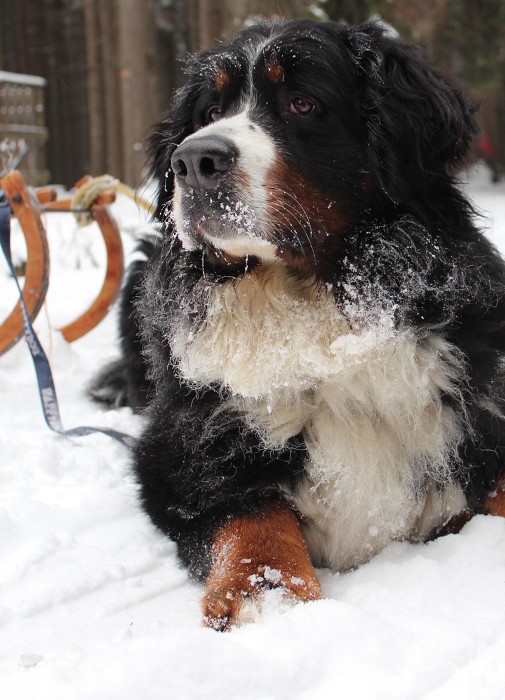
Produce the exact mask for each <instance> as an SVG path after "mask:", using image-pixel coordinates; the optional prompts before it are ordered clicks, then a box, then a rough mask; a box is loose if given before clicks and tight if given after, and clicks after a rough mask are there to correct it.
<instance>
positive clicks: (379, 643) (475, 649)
mask: <svg viewBox="0 0 505 700" xmlns="http://www.w3.org/2000/svg"><path fill="white" fill-rule="evenodd" d="M470 191H471V192H472V193H473V195H474V196H475V198H476V201H477V203H478V204H479V206H480V207H481V208H482V209H484V210H486V211H488V212H491V218H490V220H489V221H488V222H487V225H488V227H489V235H490V236H491V237H492V238H493V240H494V241H495V242H496V243H497V245H498V246H500V247H501V249H502V250H504V251H505V196H504V195H505V185H503V184H502V185H497V186H491V185H489V180H488V178H487V175H486V174H485V173H478V174H477V175H474V176H473V177H472V178H471V183H470ZM114 207H115V214H116V215H117V217H118V218H119V219H120V220H121V223H122V228H123V230H125V232H126V233H125V244H126V247H127V249H128V250H131V248H132V242H133V236H132V235H131V232H132V231H134V230H135V228H136V227H137V226H138V225H139V218H138V216H137V213H136V211H135V209H134V208H132V205H131V204H129V203H127V202H125V201H124V200H122V199H121V200H120V201H119V202H118V203H117V204H116V205H114ZM49 226H50V244H51V249H52V267H53V271H52V278H51V289H50V294H49V297H48V304H47V310H46V311H44V310H43V311H42V312H41V314H40V316H39V318H38V320H37V324H36V327H37V329H38V331H39V332H40V336H41V339H42V341H43V343H44V345H45V347H46V349H47V352H48V354H49V356H50V360H51V363H52V367H53V372H54V375H55V381H56V385H57V389H58V393H59V398H60V405H61V411H62V418H63V422H64V424H65V426H66V427H72V426H74V425H81V424H88V425H89V424H100V425H105V424H107V425H110V426H113V427H115V428H118V429H120V430H123V431H126V432H130V433H137V432H138V431H139V430H140V428H141V419H140V418H138V417H135V416H133V415H132V414H131V413H130V411H129V410H127V409H121V410H117V411H112V412H103V411H102V410H100V409H99V408H97V407H96V406H94V405H92V404H91V403H90V402H89V401H88V400H87V399H86V397H85V395H84V387H85V385H86V382H87V381H88V380H89V378H90V377H91V375H92V374H93V372H94V371H95V369H96V367H97V366H98V365H100V364H102V363H103V362H104V361H105V360H106V359H107V358H109V357H111V356H113V354H114V330H115V319H114V317H113V314H111V315H109V317H108V318H107V319H106V320H105V321H104V322H103V323H102V324H101V325H100V326H99V327H98V328H97V329H95V330H94V331H93V332H91V333H90V334H89V335H88V336H86V337H85V338H83V339H81V340H79V341H78V342H76V343H74V344H73V345H71V346H70V345H67V344H66V343H65V342H64V341H63V340H62V339H61V337H60V336H59V335H58V333H56V332H54V331H51V330H50V328H56V327H58V326H59V325H61V324H62V323H65V322H67V321H69V320H71V319H72V318H73V317H75V316H76V315H77V314H78V313H79V312H80V311H81V310H82V308H84V306H85V305H86V302H87V301H89V299H90V295H91V296H92V295H93V293H94V291H95V290H96V289H97V288H98V286H99V284H100V275H101V272H100V268H99V267H96V263H95V261H96V260H98V261H99V260H101V259H103V251H102V249H101V246H100V242H99V236H98V235H97V233H96V232H95V233H93V232H92V231H91V230H89V231H86V230H85V231H77V232H76V230H75V226H74V224H73V220H72V218H71V217H69V216H67V215H66V216H65V217H64V218H56V215H53V217H52V218H51V221H50V222H49ZM88 237H89V243H88ZM84 241H86V242H84ZM14 248H15V251H16V252H17V255H22V242H21V239H20V237H19V236H16V238H15V241H14ZM64 264H65V268H64V267H63V265H64ZM12 288H13V283H12V280H9V278H8V277H7V274H6V271H5V268H4V267H3V266H2V264H1V263H0V290H1V292H0V317H3V316H4V315H5V313H4V311H6V310H7V309H8V308H9V304H10V300H12V299H14V291H13V289H12ZM0 387H1V392H2V394H1V396H2V401H1V404H0V444H1V462H0V481H1V487H0V532H1V539H0V698H2V700H14V699H18V698H19V699H23V700H26V699H27V698H37V699H38V700H46V699H48V700H49V699H50V700H59V699H60V698H61V699H64V700H74V699H82V700H88V699H91V698H92V699H97V700H106V699H111V700H116V699H117V698H121V700H158V698H160V699H161V698H163V699H165V698H181V699H182V700H186V699H191V698H195V699H196V698H198V699H199V700H201V698H209V699H210V700H215V699H221V698H223V699H224V698H226V699H230V698H233V699H235V698H239V699H241V700H242V699H245V700H247V699H254V700H269V699H276V700H277V699H279V700H280V699H284V698H286V700H287V699H289V700H297V699H300V700H302V699H304V700H311V699H314V700H320V699H321V700H324V699H326V698H332V699H333V698H351V697H352V698H358V700H361V699H366V700H375V699H379V698H381V699H384V700H396V699H398V700H411V699H412V700H414V699H420V698H423V699H427V700H428V699H429V700H435V699H437V700H451V699H452V698H454V699H456V698H457V700H465V699H467V698H468V699H470V698H471V699H472V700H480V699H482V700H484V699H485V700H503V699H504V698H505V663H504V659H505V604H504V601H505V519H500V518H493V517H477V518H475V519H474V520H473V521H472V522H470V523H469V524H468V525H467V526H466V527H465V528H464V530H463V532H462V533H461V534H459V535H451V536H448V537H444V538H442V539H439V540H438V541H435V542H433V543H430V544H428V545H411V544H406V543H396V544H393V545H391V546H390V547H388V548H387V549H386V550H385V551H384V552H383V553H382V554H381V555H379V556H378V557H376V558H375V559H373V560H372V561H371V562H370V563H369V564H368V565H366V566H363V567H362V568H361V569H359V570H358V571H355V572H352V573H348V574H345V575H338V574H331V573H330V572H328V571H325V570H322V571H320V572H319V574H320V577H321V581H322V586H323V589H324V593H325V596H326V599H325V600H323V601H320V602H315V603H310V604H307V605H298V606H296V607H294V608H289V609H286V608H284V607H283V605H282V603H281V601H279V599H278V597H277V595H276V593H275V592H272V593H271V594H269V595H268V596H267V598H266V600H265V606H264V611H263V615H262V617H261V619H260V620H259V622H257V623H256V624H254V625H249V626H246V627H243V628H240V629H235V630H234V631H232V632H231V633H229V634H218V633H216V632H213V631H210V630H207V629H203V628H201V627H200V612H199V597H200V589H199V587H198V586H196V585H194V584H192V583H190V582H189V581H188V579H187V576H186V573H185V571H184V570H183V569H181V568H180V567H179V565H178V563H177V560H176V557H175V547H174V545H173V544H172V543H171V542H169V541H168V540H167V539H165V538H163V537H162V536H161V535H160V534H159V533H158V532H157V531H155V530H154V528H153V527H152V526H151V524H150V523H149V521H148V520H147V518H146V517H145V516H144V515H143V514H142V513H141V512H140V510H139V508H138V506H137V504H136V500H135V487H134V485H133V483H132V481H131V479H130V476H129V472H128V454H127V452H126V450H125V449H124V448H122V447H121V446H120V445H117V444H115V443H114V442H113V441H111V440H110V439H109V438H107V437H104V436H99V435H97V436H92V437H87V438H81V439H72V440H70V439H65V438H61V437H56V436H54V435H52V434H51V433H50V432H49V431H48V430H47V429H46V427H45V425H44V423H43V419H42V415H41V413H40V408H39V401H38V396H37V392H36V389H35V380H34V375H33V369H32V365H31V361H30V359H29V356H28V352H27V350H26V348H25V347H24V346H23V343H19V344H18V345H17V346H16V347H15V348H14V349H12V350H11V351H10V352H9V353H7V354H6V355H4V356H2V357H0Z"/></svg>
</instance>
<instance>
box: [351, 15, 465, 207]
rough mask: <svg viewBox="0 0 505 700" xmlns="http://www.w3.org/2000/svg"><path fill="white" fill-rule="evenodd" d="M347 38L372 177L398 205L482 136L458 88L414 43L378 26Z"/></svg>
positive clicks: (445, 171)
mask: <svg viewBox="0 0 505 700" xmlns="http://www.w3.org/2000/svg"><path fill="white" fill-rule="evenodd" d="M350 41H351V44H352V50H353V53H354V56H355V62H356V63H357V65H358V70H359V72H360V82H361V105H362V116H363V119H364V124H365V133H366V140H367V143H366V147H367V150H368V155H369V163H370V169H371V172H372V175H373V176H374V177H375V178H376V181H377V182H378V183H379V185H380V187H381V189H382V190H383V191H384V192H385V194H386V195H387V196H388V197H389V199H391V200H392V201H393V202H395V203H400V202H402V201H404V200H405V199H407V198H408V196H409V193H410V192H411V191H412V190H413V189H414V188H422V189H424V187H425V186H426V185H431V184H432V183H433V178H437V176H440V175H445V176H447V175H448V174H450V172H451V171H452V170H453V169H454V168H456V167H458V166H459V165H461V162H462V161H463V159H464V157H465V156H466V155H467V153H468V149H469V146H470V144H471V142H472V139H473V138H474V137H475V136H476V135H477V134H478V133H479V127H478V126H477V123H476V122H475V119H474V117H473V114H474V112H475V111H476V109H475V107H474V106H472V105H471V104H470V103H469V101H468V100H467V99H466V97H465V95H464V93H463V91H462V89H461V87H459V86H458V85H457V84H456V82H455V81H453V80H452V79H451V78H450V77H448V76H447V75H445V74H444V73H443V72H441V71H439V70H438V69H437V68H436V67H435V66H434V65H433V64H432V63H431V62H430V61H429V60H428V59H427V58H426V57H425V56H424V54H423V52H422V51H421V49H420V48H419V47H417V46H413V45H409V44H405V43H402V42H401V41H398V40H397V39H395V38H393V37H391V35H389V34H388V33H387V31H385V30H384V28H383V27H382V26H381V25H380V24H377V23H370V24H367V25H363V26H362V27H359V28H356V29H355V30H354V34H351V36H350Z"/></svg>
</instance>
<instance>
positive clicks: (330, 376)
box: [92, 20, 505, 629]
mask: <svg viewBox="0 0 505 700" xmlns="http://www.w3.org/2000/svg"><path fill="white" fill-rule="evenodd" d="M187 76H188V79H187V83H186V85H185V86H184V87H183V88H182V89H181V90H180V91H179V92H178V93H177V94H176V96H175V99H174V104H173V107H172V109H171V110H170V112H169V113H168V115H167V116H166V117H165V118H164V119H163V120H162V121H161V123H160V124H158V125H157V127H156V128H155V130H154V132H153V134H152V136H151V137H150V142H149V155H150V158H151V163H152V174H153V175H154V178H155V180H156V182H157V186H158V200H157V217H158V219H159V220H160V222H162V227H161V231H160V236H159V237H158V238H157V239H156V240H154V241H147V240H146V241H145V242H144V244H143V245H144V249H145V251H146V252H147V256H146V259H145V260H144V261H143V262H137V263H135V264H134V265H133V266H132V268H131V269H130V274H129V277H128V280H127V283H126V285H125V289H124V293H123V297H122V302H121V347H122V357H121V358H120V360H118V361H117V362H115V363H114V364H113V365H110V366H108V367H106V368H105V370H104V371H103V372H102V373H101V375H100V377H99V378H98V379H97V381H96V382H95V385H94V387H93V389H92V393H93V394H94V395H95V396H96V397H98V398H101V399H103V400H106V401H109V402H112V403H115V404H116V405H118V404H121V403H122V404H128V405H130V406H132V407H133V408H134V409H135V410H138V411H142V412H144V413H145V416H146V425H145V429H144V431H143V434H142V435H141V436H140V438H139V440H138V443H137V446H136V448H135V450H134V472H135V475H136V478H137V480H138V483H139V489H140V495H141V501H142V504H143V507H144V509H145V510H146V512H147V513H148V514H149V516H150V517H151V519H152V521H153V522H154V523H155V525H156V526H158V527H159V528H160V529H161V530H162V531H163V532H164V533H166V534H167V535H168V536H169V537H170V538H172V539H173V540H174V541H175V542H176V543H177V545H178V552H179V556H180V559H181V560H182V562H183V563H184V564H185V565H186V566H187V568H188V569H189V571H190V573H191V575H192V576H194V577H196V578H197V579H199V580H202V581H203V582H205V591H204V596H203V620H204V624H206V625H208V626H210V627H212V628H215V629H227V628H229V627H230V626H231V625H234V624H240V623H241V622H242V621H243V620H245V619H250V618H252V617H254V615H255V614H256V611H257V609H258V607H259V605H258V603H259V602H260V600H261V593H262V591H263V590H264V589H266V588H271V587H279V588H281V589H282V590H283V591H284V592H285V594H286V595H287V596H288V597H292V598H293V599H299V600H304V601H307V600H313V599H317V598H319V597H321V595H322V593H321V588H320V584H319V582H318V579H317V576H316V573H315V570H314V568H313V567H329V568H330V569H332V570H335V571H346V570H349V569H352V568H353V567H357V566H359V565H360V564H363V563H364V562H366V561H367V560H369V559H370V557H372V556H373V555H374V554H375V553H377V552H379V551H380V550H381V549H382V548H383V547H384V546H385V545H387V544H388V543H390V542H391V541H393V540H399V539H406V540H410V541H413V542H423V541H426V540H429V539H430V538H433V537H435V536H437V535H440V534H442V533H448V532H452V531H456V530H457V528H459V527H461V524H462V523H463V522H464V521H465V520H466V519H468V518H469V517H470V516H471V515H472V514H474V513H483V512H488V513H489V512H490V513H496V514H505V494H504V490H503V478H504V472H505V422H504V409H505V384H504V376H503V375H504V360H503V356H504V352H505V266H504V262H503V261H502V259H501V257H500V256H499V255H498V253H497V252H496V251H495V249H494V248H493V246H492V245H491V244H490V242H489V241H488V240H487V239H486V238H485V237H484V235H483V234H482V233H481V232H480V231H479V230H478V229H477V227H476V225H475V224H474V219H475V212H474V209H473V208H472V205H471V204H470V202H469V201H468V200H467V199H466V197H465V195H464V193H463V192H462V191H461V190H460V189H459V188H458V187H457V186H456V180H455V173H456V172H457V170H458V167H459V166H461V165H462V163H463V160H464V158H465V156H466V155H467V153H468V150H469V147H470V145H471V143H472V140H473V137H474V136H476V134H477V133H478V127H477V125H476V122H475V120H474V116H473V115H474V112H475V109H474V107H473V106H472V105H471V104H470V103H469V101H468V100H467V98H466V97H465V95H464V93H463V91H462V90H461V88H460V87H458V85H457V84H456V83H455V82H454V81H453V80H452V79H450V78H449V77H447V76H446V75H444V74H443V73H442V72H441V71H439V70H438V69H437V68H436V67H435V66H433V65H432V64H431V63H430V62H429V61H428V60H427V59H426V58H425V57H424V55H423V53H422V51H421V50H420V49H419V48H417V47H414V46H411V45H408V44H405V43H403V42H401V41H399V40H398V39H396V38H394V37H392V36H391V33H390V32H388V31H387V30H386V29H385V28H384V26H382V25H381V24H380V23H367V24H364V25H362V26H354V27H353V26H347V25H342V24H333V23H318V22H312V21H283V20H279V21H274V22H266V21H265V22H260V23H258V24H256V25H254V26H251V27H249V28H246V29H245V30H244V31H242V32H241V33H239V34H238V35H237V36H236V37H235V38H234V39H233V40H232V41H231V42H230V43H229V44H226V45H220V46H219V47H218V48H215V49H211V50H208V51H204V52H202V53H200V54H199V55H197V56H196V57H193V58H191V59H190V60H189V62H188V66H187Z"/></svg>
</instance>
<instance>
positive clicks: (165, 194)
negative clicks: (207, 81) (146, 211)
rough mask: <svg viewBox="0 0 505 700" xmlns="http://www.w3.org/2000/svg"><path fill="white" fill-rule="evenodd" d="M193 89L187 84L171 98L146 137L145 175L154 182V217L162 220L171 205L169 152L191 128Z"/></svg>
mask: <svg viewBox="0 0 505 700" xmlns="http://www.w3.org/2000/svg"><path fill="white" fill-rule="evenodd" d="M195 94H196V88H195V86H194V85H187V86H185V87H183V88H181V89H180V90H179V91H178V92H177V93H176V94H175V97H174V102H173V105H172V108H171V109H170V110H169V111H168V113H167V114H166V115H165V117H164V118H163V119H162V120H161V122H159V123H158V124H156V125H155V126H154V127H153V129H152V130H151V134H150V135H149V137H148V139H147V149H146V152H147V159H148V163H149V176H150V177H151V178H152V179H153V180H154V182H155V183H156V185H157V188H158V190H157V201H156V212H155V215H154V217H155V218H156V219H158V220H160V221H165V220H166V218H167V216H168V212H169V210H170V208H171V205H172V196H173V190H174V174H173V172H172V168H171V167H170V159H171V157H172V153H173V152H174V151H175V149H176V148H177V146H178V145H179V144H180V143H181V141H183V140H184V139H185V138H186V136H189V135H190V134H191V133H192V131H193V106H194V103H195V99H196V97H195Z"/></svg>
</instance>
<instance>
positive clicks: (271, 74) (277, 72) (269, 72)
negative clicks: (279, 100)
mask: <svg viewBox="0 0 505 700" xmlns="http://www.w3.org/2000/svg"><path fill="white" fill-rule="evenodd" d="M265 72H266V76H267V78H268V79H269V80H270V81H271V82H272V83H275V84H277V83H282V82H283V81H284V72H285V71H284V66H282V65H281V64H280V63H279V62H278V61H269V62H268V63H267V64H266V66H265Z"/></svg>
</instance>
